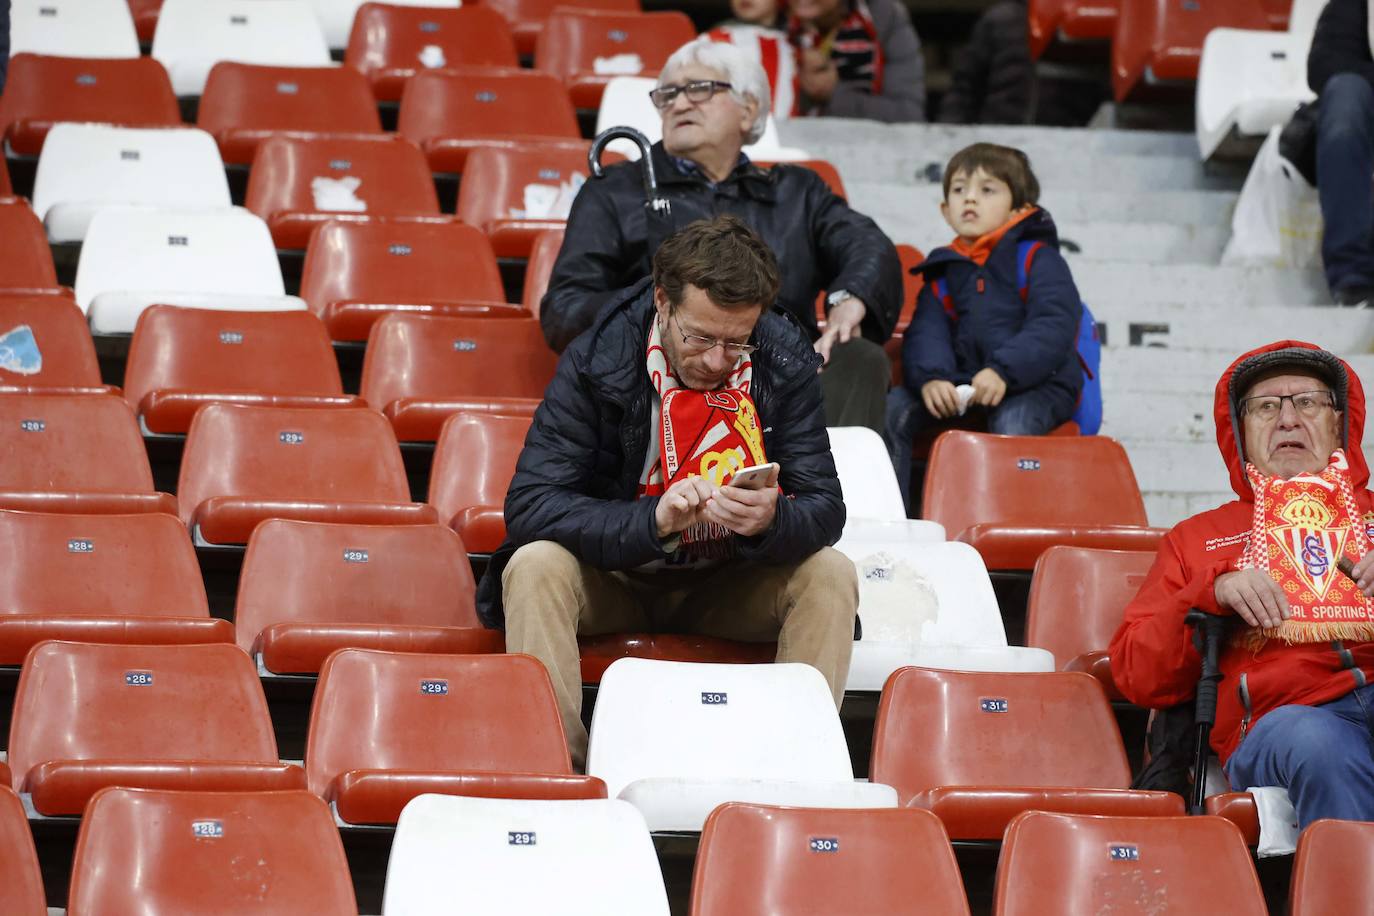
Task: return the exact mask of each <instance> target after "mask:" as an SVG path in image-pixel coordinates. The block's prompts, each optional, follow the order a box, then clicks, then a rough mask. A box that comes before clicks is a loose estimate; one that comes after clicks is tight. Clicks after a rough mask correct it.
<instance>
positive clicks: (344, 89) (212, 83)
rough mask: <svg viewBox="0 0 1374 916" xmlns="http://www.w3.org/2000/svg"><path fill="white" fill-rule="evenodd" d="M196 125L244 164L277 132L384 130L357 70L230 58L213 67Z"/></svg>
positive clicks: (230, 160)
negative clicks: (260, 63) (275, 64)
mask: <svg viewBox="0 0 1374 916" xmlns="http://www.w3.org/2000/svg"><path fill="white" fill-rule="evenodd" d="M249 2H251V3H263V2H269V3H273V2H277V0H249ZM196 124H197V125H198V126H200V127H202V128H204V129H205V130H208V131H209V132H210V133H212V134H214V135H215V140H216V141H217V142H218V143H219V148H220V152H221V153H222V154H223V155H224V161H225V162H228V163H237V164H241V165H247V164H249V163H251V162H252V161H253V154H254V153H255V152H256V151H257V148H258V145H259V144H260V143H262V141H263V140H265V139H267V138H268V137H270V136H272V135H274V134H287V135H295V136H299V135H300V134H303V133H304V134H306V135H309V134H311V133H360V134H380V133H381V131H382V122H381V119H380V118H379V117H378V115H377V105H376V103H375V102H374V101H373V99H372V90H371V89H370V88H368V85H367V80H366V79H365V78H364V77H363V75H362V74H360V73H358V71H356V70H351V69H349V68H347V67H267V66H257V65H253V64H239V63H231V62H228V61H225V62H222V63H218V64H215V66H214V67H213V68H212V69H211V70H210V76H209V77H208V78H207V79H206V81H205V92H204V94H203V95H202V96H201V98H200V109H199V110H198V112H197V115H196Z"/></svg>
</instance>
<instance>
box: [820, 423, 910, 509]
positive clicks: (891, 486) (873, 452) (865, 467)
mask: <svg viewBox="0 0 1374 916" xmlns="http://www.w3.org/2000/svg"><path fill="white" fill-rule="evenodd" d="M826 433H828V434H829V436H830V453H831V455H833V456H834V458H835V472H836V474H838V476H839V478H840V488H841V489H842V490H843V491H844V508H845V513H846V516H847V517H848V518H859V519H877V520H885V521H905V520H906V507H905V506H903V505H902V491H901V490H900V489H899V488H898V486H897V473H896V472H895V471H894V470H893V469H892V459H891V458H890V457H889V456H888V454H887V446H886V445H884V444H883V437H882V436H880V435H878V434H877V433H876V432H874V431H873V430H871V429H869V428H868V427H866V426H832V427H830V428H828V429H827V430H826Z"/></svg>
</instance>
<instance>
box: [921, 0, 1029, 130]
mask: <svg viewBox="0 0 1374 916" xmlns="http://www.w3.org/2000/svg"><path fill="white" fill-rule="evenodd" d="M1034 85H1035V65H1034V64H1032V63H1031V57H1030V30H1029V27H1028V26H1027V22H1026V4H1025V2H1024V0H1003V2H1002V3H996V4H994V5H992V6H991V7H989V8H988V10H987V12H985V13H983V15H982V16H981V17H980V18H979V19H978V22H977V23H975V24H974V26H973V34H972V35H970V36H969V40H968V44H967V45H966V46H965V47H964V48H963V50H961V51H960V52H959V53H958V54H957V55H956V56H955V58H954V68H953V73H952V75H951V79H950V86H949V91H947V92H946V93H945V97H944V98H943V99H942V100H941V102H940V120H941V121H944V122H945V123H947V124H1025V123H1026V122H1028V121H1029V120H1030V119H1031V90H1032V89H1033V87H1034Z"/></svg>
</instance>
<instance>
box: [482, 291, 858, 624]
mask: <svg viewBox="0 0 1374 916" xmlns="http://www.w3.org/2000/svg"><path fill="white" fill-rule="evenodd" d="M653 314H654V308H653V288H652V286H651V285H650V281H649V280H648V279H645V280H643V281H641V282H640V283H637V284H635V286H634V287H633V288H631V289H629V290H626V291H624V292H622V293H617V294H615V295H613V296H610V297H608V301H607V305H606V308H605V309H604V310H603V311H602V313H601V315H600V317H599V318H598V319H597V324H596V327H595V328H594V329H593V330H592V331H590V332H589V333H587V334H584V335H582V337H580V338H578V340H576V341H575V342H574V343H573V345H572V346H571V347H569V348H568V351H567V352H566V353H564V354H563V358H562V359H561V360H560V361H559V363H558V372H557V373H556V374H555V376H554V379H553V381H552V382H551V383H550V384H549V388H548V391H546V392H545V394H544V402H543V403H542V404H540V405H539V409H538V411H536V412H535V415H534V423H533V424H532V425H531V427H530V433H529V435H528V436H527V437H526V439H525V448H524V451H522V452H521V453H520V460H519V463H518V464H517V465H516V468H515V478H514V479H513V480H512V481H511V485H510V491H509V492H508V493H507V494H506V530H507V532H508V534H507V540H506V543H505V544H502V545H501V548H500V549H499V550H498V551H497V552H496V553H495V554H494V555H493V556H492V560H491V564H490V565H489V566H488V567H487V572H486V575H485V576H483V578H482V584H481V586H480V587H479V589H478V593H477V605H478V613H479V614H480V615H481V617H482V621H483V623H485V624H486V625H487V626H490V627H500V626H503V623H504V614H503V612H502V609H501V572H502V570H504V569H505V567H506V562H507V561H508V560H509V559H510V555H511V554H512V553H514V552H515V548H516V547H519V546H521V545H522V544H528V543H530V542H531V541H540V540H544V541H554V542H556V543H558V544H561V545H562V546H564V547H566V548H567V549H568V550H570V551H571V552H572V553H574V554H575V555H577V556H578V557H580V558H581V559H582V560H583V561H584V562H587V563H590V564H591V565H593V566H595V567H597V568H599V569H608V570H615V569H632V568H634V567H636V566H641V565H643V564H645V563H648V562H650V561H652V560H658V559H663V558H664V557H665V556H666V554H665V553H664V552H663V547H662V544H661V543H660V542H659V539H658V536H657V531H656V528H655V523H654V510H655V508H656V507H657V506H658V498H657V497H645V498H643V499H638V498H636V497H637V493H638V488H639V476H640V473H641V472H642V471H643V469H644V459H645V455H646V452H647V449H648V437H649V423H650V400H649V399H650V398H652V397H655V396H656V395H655V393H654V389H653V385H652V384H651V383H650V381H649V375H648V371H647V370H646V368H645V355H644V354H645V348H646V346H647V343H648V335H649V322H650V321H652V320H653ZM751 340H752V341H753V342H754V343H755V344H757V345H758V350H757V351H755V353H754V356H753V363H754V374H753V384H752V386H751V393H752V394H753V397H754V404H755V406H756V407H757V408H758V414H759V421H760V422H761V423H762V424H763V441H764V450H765V452H766V453H767V455H768V460H770V461H776V462H778V463H779V464H780V465H782V473H781V476H780V481H779V483H780V485H781V487H782V490H783V493H785V494H786V498H784V499H779V500H778V508H777V515H776V516H775V517H774V519H773V526H772V527H771V528H770V529H769V530H768V531H766V532H765V533H763V534H761V535H757V536H755V537H739V536H736V539H735V540H736V545H737V547H738V556H739V557H740V558H741V559H744V560H752V561H755V562H759V563H794V562H797V561H799V560H801V559H803V558H805V557H807V556H809V555H811V554H812V553H814V552H816V551H817V550H819V549H820V548H822V547H827V546H829V545H831V544H833V543H835V541H836V540H838V539H839V536H840V530H841V529H842V528H843V527H844V519H845V511H844V500H843V497H842V496H841V494H840V481H839V479H838V478H837V477H836V476H835V462H834V459H833V457H832V456H831V454H830V438H829V436H828V435H827V434H826V431H825V416H824V413H823V411H822V410H821V384H820V377H819V376H818V375H817V374H816V369H817V368H818V367H819V365H820V357H819V356H817V355H816V353H815V352H814V351H813V350H812V349H811V345H810V343H809V342H808V341H807V340H806V338H805V336H804V335H803V334H802V333H801V330H800V329H799V328H797V327H796V325H795V324H793V323H792V322H791V321H790V320H789V319H788V318H787V317H786V316H784V315H781V314H779V313H777V312H765V313H764V315H763V317H762V318H760V319H759V323H758V324H757V325H756V326H755V328H754V335H753V337H752V338H751Z"/></svg>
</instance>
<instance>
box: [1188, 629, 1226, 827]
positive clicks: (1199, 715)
mask: <svg viewBox="0 0 1374 916" xmlns="http://www.w3.org/2000/svg"><path fill="white" fill-rule="evenodd" d="M1183 622H1184V623H1185V624H1187V625H1189V626H1191V627H1192V628H1193V644H1194V645H1195V646H1197V650H1198V653H1199V654H1200V655H1201V656H1202V677H1201V678H1199V679H1198V684H1197V699H1196V702H1195V706H1194V713H1193V720H1194V722H1196V723H1197V724H1196V728H1197V746H1196V747H1195V748H1194V751H1195V755H1194V757H1193V797H1192V798H1191V799H1190V801H1189V803H1188V813H1189V814H1202V813H1203V812H1204V810H1205V807H1206V800H1207V760H1208V758H1209V757H1210V756H1211V753H1212V748H1211V744H1210V740H1211V737H1212V726H1213V725H1215V724H1216V721H1217V681H1220V680H1221V665H1220V664H1219V663H1218V661H1217V656H1218V655H1219V654H1220V652H1221V637H1222V634H1223V632H1224V631H1225V629H1226V622H1227V620H1226V618H1225V617H1218V616H1217V615H1216V614H1208V613H1206V612H1205V611H1199V610H1198V609H1197V608H1193V609H1192V610H1190V611H1189V612H1188V616H1187V617H1185V618H1183Z"/></svg>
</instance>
